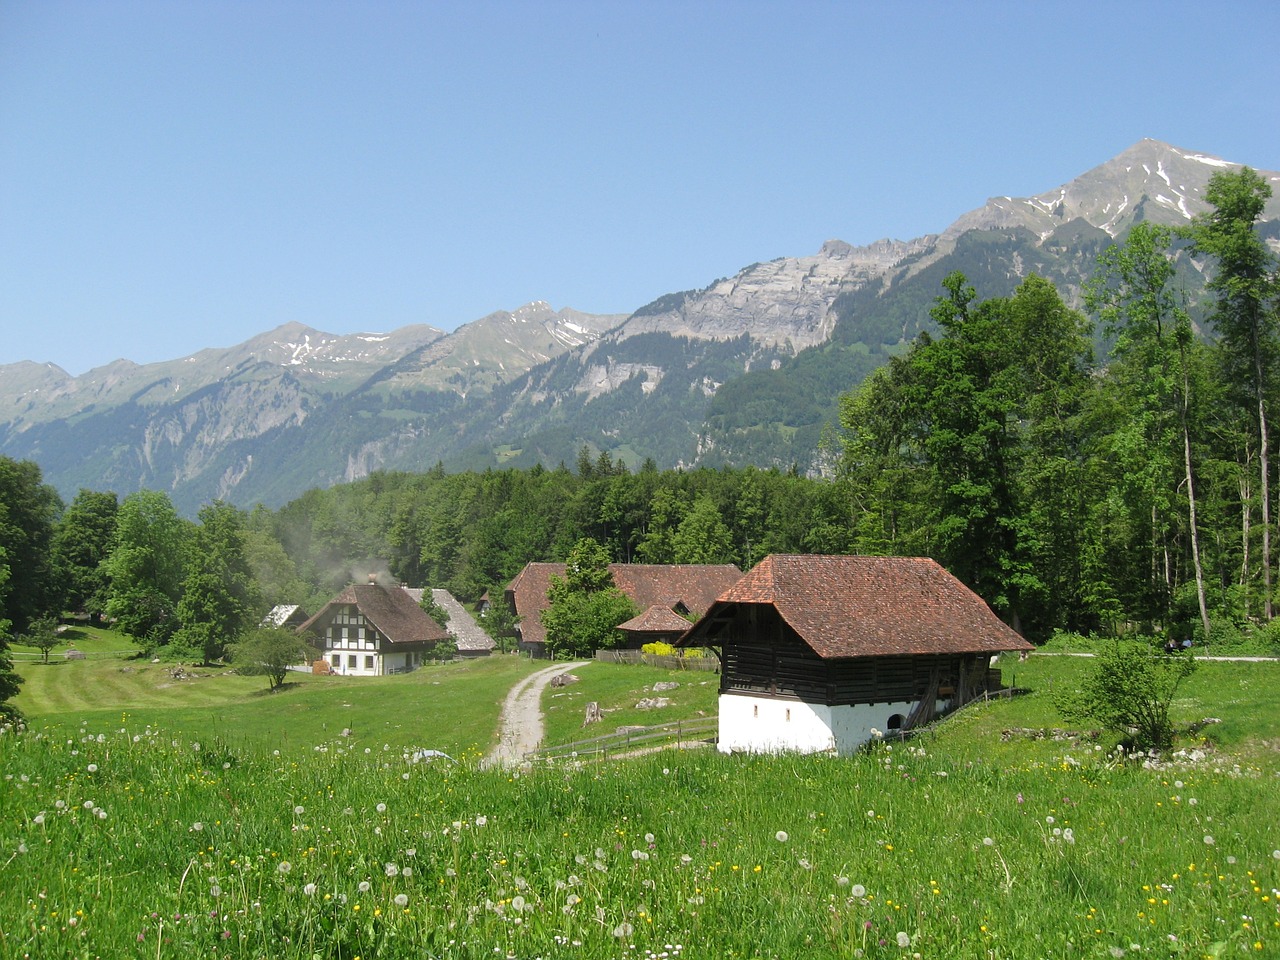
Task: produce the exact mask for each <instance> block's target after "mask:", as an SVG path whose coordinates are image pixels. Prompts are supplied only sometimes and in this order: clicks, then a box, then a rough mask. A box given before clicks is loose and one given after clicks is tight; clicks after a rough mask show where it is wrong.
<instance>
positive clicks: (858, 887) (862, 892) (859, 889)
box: [841, 877, 867, 897]
mask: <svg viewBox="0 0 1280 960" xmlns="http://www.w3.org/2000/svg"><path fill="white" fill-rule="evenodd" d="M841 879H844V878H843V877H842V878H841ZM846 882H847V881H846ZM849 892H850V893H851V894H853V895H854V896H855V897H865V896H866V895H867V888H866V887H864V886H863V885H862V884H860V883H855V884H854V885H853V886H852V887H850V888H849Z"/></svg>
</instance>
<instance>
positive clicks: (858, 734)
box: [718, 693, 915, 755]
mask: <svg viewBox="0 0 1280 960" xmlns="http://www.w3.org/2000/svg"><path fill="white" fill-rule="evenodd" d="M914 706H915V704H914V703H912V702H908V701H903V702H901V703H877V704H852V705H849V704H844V705H840V706H828V705H826V704H821V703H805V702H804V701H802V700H779V699H775V698H772V697H763V696H752V695H749V694H741V693H722V694H721V695H720V738H719V747H718V748H719V750H720V752H721V753H783V752H797V753H820V752H832V753H837V754H840V755H848V754H851V753H854V752H855V751H856V750H857V749H858V748H859V747H860V746H862V745H863V744H864V743H866V742H867V741H868V740H870V739H871V738H872V733H871V731H872V730H873V729H874V730H879V731H880V732H881V733H888V732H890V731H891V730H894V729H896V728H897V727H898V726H900V725H901V722H902V719H903V718H905V717H906V716H907V715H908V714H909V713H910V712H911V710H912V708H913V707H914ZM895 718H897V722H895Z"/></svg>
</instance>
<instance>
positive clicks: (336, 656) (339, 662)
mask: <svg viewBox="0 0 1280 960" xmlns="http://www.w3.org/2000/svg"><path fill="white" fill-rule="evenodd" d="M333 665H334V666H335V667H340V666H342V655H341V654H338V653H335V654H334V655H333Z"/></svg>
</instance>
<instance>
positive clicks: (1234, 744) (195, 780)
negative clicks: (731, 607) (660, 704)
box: [0, 653, 1280, 960]
mask: <svg viewBox="0 0 1280 960" xmlns="http://www.w3.org/2000/svg"><path fill="white" fill-rule="evenodd" d="M54 659H55V660H58V659H60V658H59V657H58V656H57V654H56V653H55V657H54ZM543 665H544V664H538V663H530V662H529V661H527V660H520V659H518V658H515V657H501V658H492V659H490V660H486V661H477V662H472V663H458V664H448V665H442V666H439V667H432V668H428V669H424V670H421V671H418V672H416V673H413V674H408V675H405V676H400V677H388V678H384V679H359V680H355V679H352V680H346V679H342V678H334V677H307V676H303V675H299V676H298V678H297V679H296V680H292V678H291V683H290V684H289V685H288V686H287V687H286V688H285V689H284V690H283V691H281V692H279V693H276V694H267V693H266V692H265V684H264V683H263V681H262V680H260V679H252V680H250V679H248V678H240V677H235V676H231V675H227V674H225V673H222V672H219V671H215V670H208V671H206V670H204V669H203V668H202V669H198V670H196V671H195V673H196V674H200V675H199V676H195V677H191V678H188V679H175V678H174V677H173V676H172V675H171V674H169V673H168V670H169V668H168V667H167V666H164V665H160V664H150V663H147V662H143V661H136V660H114V661H113V660H93V659H89V660H85V661H70V662H56V663H51V664H49V665H48V666H44V665H38V664H27V663H24V664H22V666H21V672H22V673H23V674H24V675H25V676H26V677H27V683H26V685H25V687H24V691H23V693H22V695H21V697H20V699H19V705H20V706H21V707H22V708H23V709H24V710H25V711H26V713H27V715H28V718H29V722H28V724H27V726H26V729H25V730H24V731H21V732H19V731H17V730H13V729H9V730H6V731H5V732H4V733H3V734H2V735H0V772H2V774H3V776H4V778H5V782H4V788H3V791H0V864H3V866H2V868H0V871H2V872H0V957H4V958H10V957H33V958H61V957H67V958H83V957H104V958H116V957H130V958H132V957H136V958H157V957H174V958H178V957H210V958H218V957H234V958H273V960H274V958H285V960H294V958H297V960H302V958H307V960H312V958H335V960H337V958H341V960H354V958H357V957H359V958H362V960H368V958H374V957H380V958H382V957H385V958H420V957H450V958H453V957H461V958H481V957H484V958H493V957H504V958H533V957H545V958H551V957H583V958H588V957H590V958H597V957H600V958H603V957H609V958H633V957H634V958H646V960H647V958H659V957H665V958H674V957H689V958H693V957H780V958H792V957H820V958H825V957H831V958H837V957H839V958H850V957H895V958H914V957H917V956H918V957H922V958H974V957H980V958H1018V960H1023V958H1036V957H1062V958H1067V957H1072V958H1074V957H1103V958H1106V957H1123V956H1128V957H1195V958H1202V957H1222V956H1242V955H1247V956H1280V912H1278V910H1277V897H1278V894H1277V888H1280V757H1278V754H1277V750H1278V748H1280V720H1277V716H1278V714H1280V702H1278V701H1280V692H1278V691H1280V683H1278V682H1277V681H1280V664H1276V663H1226V662H1223V663H1215V662H1205V663H1202V664H1201V667H1200V669H1199V671H1198V672H1197V673H1196V674H1195V675H1194V676H1193V677H1192V679H1191V680H1190V682H1189V683H1188V684H1187V686H1186V687H1185V689H1184V690H1183V691H1182V693H1181V695H1180V698H1179V700H1178V701H1177V702H1176V703H1175V704H1174V714H1175V717H1174V718H1175V720H1176V721H1177V722H1178V723H1179V724H1180V725H1182V726H1183V727H1184V728H1186V729H1188V730H1191V729H1194V730H1195V733H1194V734H1192V733H1187V734H1186V735H1184V737H1183V738H1182V739H1181V740H1180V742H1179V744H1178V749H1177V751H1176V752H1175V753H1174V754H1172V755H1170V756H1166V757H1163V758H1159V759H1157V758H1150V757H1128V756H1125V755H1124V753H1123V751H1119V752H1117V750H1116V749H1115V748H1116V744H1115V742H1114V740H1113V739H1110V738H1108V737H1107V736H1106V735H1103V734H1099V733H1097V732H1096V731H1090V730H1067V729H1062V727H1063V725H1062V722H1061V721H1060V720H1059V719H1058V717H1057V714H1056V712H1055V711H1054V709H1053V705H1052V691H1053V690H1054V689H1055V688H1057V687H1059V686H1067V685H1070V684H1072V683H1073V678H1074V677H1075V676H1077V675H1078V674H1079V672H1080V671H1082V670H1086V669H1088V666H1089V663H1088V661H1087V660H1084V659H1082V658H1076V657H1055V656H1039V655H1037V656H1033V657H1032V658H1031V659H1030V660H1029V661H1027V662H1025V663H1017V662H1013V663H1007V664H1005V667H1004V669H1005V677H1006V680H1007V681H1008V680H1012V681H1013V682H1014V683H1016V685H1017V686H1018V687H1019V688H1022V689H1024V690H1026V691H1028V692H1026V693H1025V694H1024V695H1021V696H1016V697H1012V698H1010V699H1000V700H993V701H991V702H989V703H979V704H976V705H974V706H972V707H970V708H969V709H966V710H965V711H963V712H961V713H960V714H958V715H956V716H954V717H952V718H950V719H948V720H946V721H944V722H942V723H941V724H938V725H937V726H936V727H935V728H932V729H930V730H928V731H926V732H924V733H923V734H921V735H920V736H917V737H916V738H914V739H912V740H909V741H906V742H898V743H892V744H889V743H885V744H881V745H879V746H877V747H876V748H875V749H872V750H868V751H867V752H866V753H864V754H861V755H859V756H857V757H853V758H849V759H837V758H832V757H825V756H817V757H744V756H734V757H724V756H720V755H718V754H717V753H715V752H714V751H713V750H710V749H702V750H697V749H686V750H679V751H675V750H672V751H665V752H661V753H655V754H648V755H645V756H641V757H636V758H634V759H629V760H614V761H610V762H607V763H584V764H576V763H556V764H550V765H540V766H537V767H534V768H532V769H525V770H520V771H514V770H512V771H503V770H490V769H485V768H483V767H482V766H481V764H480V763H479V762H478V758H479V757H480V756H481V755H482V754H483V753H484V752H485V751H486V750H487V749H488V747H489V746H490V745H491V744H492V742H493V740H494V737H495V736H496V730H497V723H498V712H499V708H500V704H501V701H502V698H503V697H504V696H505V693H506V690H507V689H509V688H510V686H511V685H512V684H514V683H515V682H516V681H517V680H518V679H519V678H520V677H522V676H524V675H525V674H527V673H528V672H531V671H532V670H534V669H537V668H538V667H539V666H543ZM126 668H128V669H127V670H126ZM575 673H576V674H577V675H578V677H579V681H578V682H577V683H575V684H571V685H569V686H568V687H563V688H558V689H548V691H547V694H546V697H545V699H544V708H545V710H546V713H547V717H548V742H549V743H555V742H567V741H569V740H574V739H580V738H582V737H584V736H587V735H594V734H595V733H596V732H597V731H595V730H589V731H583V730H582V728H581V718H582V710H583V708H584V707H585V704H586V703H587V702H589V701H591V700H594V701H596V702H598V703H599V704H600V705H601V707H602V708H603V709H605V711H606V713H605V717H606V720H605V724H604V725H606V726H618V725H627V724H633V723H646V722H647V723H652V722H658V721H661V720H669V719H674V718H675V717H676V716H677V715H683V716H686V717H689V718H692V717H694V716H697V714H698V711H705V710H706V708H707V703H708V702H710V703H711V704H712V706H713V707H714V680H712V684H711V686H710V689H711V691H712V694H711V695H710V699H709V700H708V699H707V697H708V695H707V693H706V691H707V688H706V687H703V686H702V685H701V681H702V680H704V679H711V677H709V676H706V675H699V674H692V673H676V674H671V673H668V672H666V671H655V670H652V669H649V668H643V667H628V666H620V665H609V664H600V663H592V664H589V665H587V666H585V667H582V668H579V669H578V670H577V671H575ZM662 680H675V681H678V682H680V683H681V686H680V687H678V688H676V689H674V690H672V691H670V692H669V693H665V694H663V695H665V696H668V697H669V699H671V701H672V702H671V704H670V706H668V707H665V708H661V709H659V710H646V711H638V710H636V709H635V706H634V705H635V703H636V702H638V701H639V700H640V699H642V698H644V697H649V696H652V695H653V694H652V685H653V684H654V683H655V682H659V681H662ZM1208 720H1212V721H1218V722H1209V723H1206V722H1205V721H1208ZM592 726H593V727H594V726H598V725H594V724H593V725H592ZM344 731H345V735H344ZM418 747H428V748H433V749H439V750H442V751H444V752H446V753H449V754H450V756H452V757H454V758H455V760H454V761H452V762H451V761H447V760H434V761H430V762H418V763H415V762H413V760H412V751H413V750H414V749H415V748H418Z"/></svg>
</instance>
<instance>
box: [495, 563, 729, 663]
mask: <svg viewBox="0 0 1280 960" xmlns="http://www.w3.org/2000/svg"><path fill="white" fill-rule="evenodd" d="M609 573H610V574H612V576H613V585H614V586H615V587H617V588H618V589H619V590H621V591H622V592H623V593H625V594H626V595H627V596H628V597H630V598H631V602H632V603H634V604H635V605H636V607H638V608H639V609H640V610H648V609H650V608H651V607H653V606H655V605H659V606H663V607H665V608H666V609H667V610H673V611H675V612H676V613H678V614H682V615H683V614H686V613H692V614H694V615H697V614H700V613H702V612H704V611H706V610H709V609H710V608H711V604H712V603H714V602H715V599H716V597H718V596H719V595H720V594H721V593H723V592H724V591H725V590H726V589H728V588H729V587H730V586H732V585H733V584H734V583H736V582H737V581H738V580H739V579H740V578H741V577H742V571H741V570H739V569H738V568H737V567H736V566H735V565H734V564H732V563H723V564H721V563H717V564H656V563H611V564H609ZM564 575H565V565H564V564H563V563H530V564H527V565H526V566H525V568H524V569H523V570H521V571H520V572H519V573H518V574H516V577H515V579H514V580H512V581H511V582H510V583H509V584H507V589H506V592H505V593H506V600H507V604H508V605H509V606H510V607H511V610H512V612H513V613H514V614H515V615H516V617H518V618H519V623H518V624H517V626H516V632H517V633H516V635H517V642H518V646H519V648H520V650H521V651H524V652H527V653H531V654H532V655H533V656H535V657H541V656H546V647H547V630H546V627H544V626H543V625H542V611H543V610H546V609H547V608H548V607H550V606H551V602H550V600H548V599H547V593H548V591H549V590H550V589H551V578H552V577H553V576H556V577H563V576H564Z"/></svg>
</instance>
